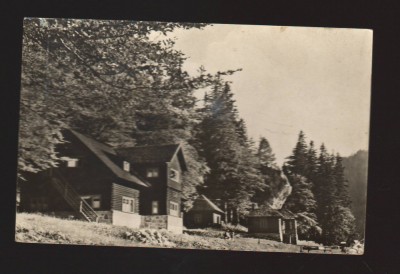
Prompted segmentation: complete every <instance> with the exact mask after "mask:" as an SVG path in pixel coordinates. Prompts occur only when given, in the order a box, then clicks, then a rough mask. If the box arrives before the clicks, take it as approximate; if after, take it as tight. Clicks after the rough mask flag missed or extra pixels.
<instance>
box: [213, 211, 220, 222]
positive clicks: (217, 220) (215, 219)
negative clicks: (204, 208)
mask: <svg viewBox="0 0 400 274" xmlns="http://www.w3.org/2000/svg"><path fill="white" fill-rule="evenodd" d="M213 222H214V224H220V223H221V215H219V214H216V213H213Z"/></svg>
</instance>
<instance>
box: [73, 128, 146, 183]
mask: <svg viewBox="0 0 400 274" xmlns="http://www.w3.org/2000/svg"><path fill="white" fill-rule="evenodd" d="M69 131H70V132H71V133H72V134H73V135H74V136H75V137H76V138H78V139H79V140H80V141H81V142H82V143H83V144H84V145H85V146H86V147H87V148H88V149H90V151H92V152H93V153H94V154H95V155H96V156H97V157H98V158H99V159H100V161H102V162H103V163H104V164H105V165H106V166H107V167H108V168H109V169H110V170H111V171H112V172H113V173H114V174H115V175H116V176H117V177H118V178H120V179H123V180H126V181H128V182H132V183H135V184H137V185H140V186H145V187H149V186H150V184H149V183H148V182H146V181H144V180H142V179H139V178H138V177H137V176H135V175H133V174H131V173H129V172H127V171H125V170H123V169H122V168H121V167H119V166H118V165H117V164H115V163H114V162H113V161H112V160H111V159H110V158H109V157H108V156H107V154H110V155H114V156H117V152H116V151H115V150H114V149H113V148H112V147H109V146H107V145H105V144H102V143H99V142H97V141H95V140H93V139H91V138H89V137H87V136H85V135H83V134H81V133H79V132H76V131H75V130H72V129H69Z"/></svg>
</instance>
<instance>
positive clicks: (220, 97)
mask: <svg viewBox="0 0 400 274" xmlns="http://www.w3.org/2000/svg"><path fill="white" fill-rule="evenodd" d="M203 115H204V117H203V120H202V122H201V123H200V125H199V128H200V129H199V131H198V132H199V140H201V147H202V156H203V157H204V158H205V159H206V162H207V165H208V166H209V168H210V173H209V174H207V175H206V176H205V182H204V187H201V188H199V190H200V192H202V193H204V194H206V195H207V196H208V197H209V198H211V199H212V200H221V201H222V202H223V203H226V204H227V205H228V209H229V210H233V211H234V212H235V216H236V221H237V219H238V216H239V214H238V213H242V212H245V211H246V209H248V207H249V204H250V198H251V197H252V195H253V194H254V192H255V189H257V188H260V186H261V184H262V181H261V179H260V176H259V172H258V170H257V169H256V166H255V164H256V161H255V158H254V155H253V154H252V148H251V146H250V142H249V139H248V137H247V132H246V127H245V124H244V122H243V120H240V118H239V117H238V113H237V109H236V106H235V101H234V99H233V94H232V92H231V89H230V85H229V84H228V83H222V82H221V83H217V84H216V85H215V86H214V89H213V90H212V92H211V93H210V94H208V95H207V101H206V102H205V106H204V108H203ZM229 215H230V214H229ZM228 221H232V220H228Z"/></svg>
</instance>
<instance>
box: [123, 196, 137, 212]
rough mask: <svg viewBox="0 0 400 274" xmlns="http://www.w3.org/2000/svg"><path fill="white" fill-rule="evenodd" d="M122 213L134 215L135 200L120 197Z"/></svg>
mask: <svg viewBox="0 0 400 274" xmlns="http://www.w3.org/2000/svg"><path fill="white" fill-rule="evenodd" d="M122 211H123V212H129V213H134V212H135V198H130V197H125V196H123V197H122Z"/></svg>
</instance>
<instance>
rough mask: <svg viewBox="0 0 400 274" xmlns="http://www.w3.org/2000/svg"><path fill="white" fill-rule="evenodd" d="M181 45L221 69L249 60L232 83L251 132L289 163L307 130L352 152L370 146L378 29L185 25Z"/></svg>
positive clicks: (191, 62) (193, 66)
mask: <svg viewBox="0 0 400 274" xmlns="http://www.w3.org/2000/svg"><path fill="white" fill-rule="evenodd" d="M173 36H174V37H176V48H177V49H179V50H181V51H182V52H184V53H185V54H186V55H187V57H189V59H188V60H187V61H186V63H185V65H184V69H185V70H187V71H188V72H189V73H190V74H193V75H195V74H197V69H198V68H199V67H200V66H201V65H203V66H204V67H205V68H206V70H207V71H209V72H211V73H215V72H217V71H223V70H228V69H237V68H242V69H243V71H241V72H237V73H236V74H235V75H234V76H231V77H229V78H227V79H228V80H230V81H232V91H233V93H234V98H235V99H236V102H237V107H238V110H239V114H240V116H241V117H242V118H243V119H244V120H245V122H246V124H247V128H248V133H249V135H250V137H253V138H254V139H255V140H256V141H258V140H259V137H260V136H264V137H266V138H267V139H268V140H269V142H270V144H271V147H272V149H273V151H274V153H275V155H276V157H277V163H278V164H279V165H281V164H282V163H283V161H284V159H285V158H286V157H287V156H289V155H290V154H291V152H292V149H293V148H294V146H295V144H296V141H297V137H298V133H299V131H300V130H303V131H304V132H305V134H306V137H307V142H308V141H310V140H314V142H315V144H316V147H317V148H319V146H320V144H321V143H322V142H324V143H325V145H326V147H327V148H328V151H329V152H332V151H334V152H339V153H341V155H342V156H348V155H350V154H353V153H355V152H356V151H357V150H359V149H368V133H369V112H370V97H371V96H370V94H371V92H370V86H371V65H372V31H370V30H360V29H358V30H356V29H332V28H306V27H277V26H249V25H213V26H208V27H206V28H205V29H203V30H178V31H175V32H174V33H173Z"/></svg>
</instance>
